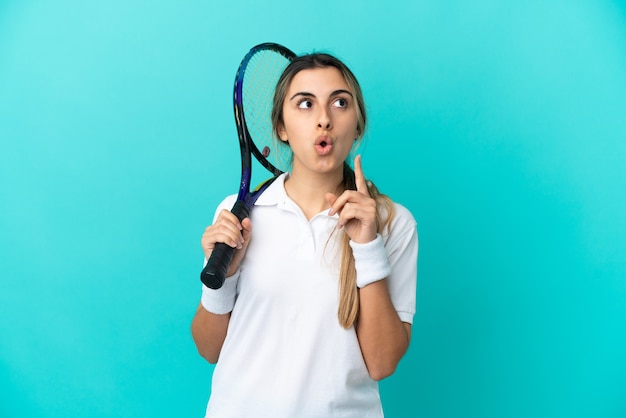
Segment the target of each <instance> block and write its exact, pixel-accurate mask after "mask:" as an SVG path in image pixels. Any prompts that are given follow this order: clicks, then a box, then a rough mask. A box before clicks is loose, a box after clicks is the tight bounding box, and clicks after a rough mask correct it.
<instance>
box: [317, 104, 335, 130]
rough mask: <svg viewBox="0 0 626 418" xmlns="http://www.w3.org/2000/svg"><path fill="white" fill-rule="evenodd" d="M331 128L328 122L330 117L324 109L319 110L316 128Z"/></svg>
mask: <svg viewBox="0 0 626 418" xmlns="http://www.w3.org/2000/svg"><path fill="white" fill-rule="evenodd" d="M331 126H332V124H331V121H330V115H329V113H328V111H327V110H326V109H322V110H320V113H319V118H318V122H317V127H318V128H321V129H326V130H328V129H330V128H331Z"/></svg>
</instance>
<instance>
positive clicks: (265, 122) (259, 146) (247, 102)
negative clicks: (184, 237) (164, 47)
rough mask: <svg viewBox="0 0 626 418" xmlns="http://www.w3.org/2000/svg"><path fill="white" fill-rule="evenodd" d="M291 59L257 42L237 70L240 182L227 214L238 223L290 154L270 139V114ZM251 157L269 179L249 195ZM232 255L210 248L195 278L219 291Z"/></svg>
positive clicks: (222, 246)
mask: <svg viewBox="0 0 626 418" xmlns="http://www.w3.org/2000/svg"><path fill="white" fill-rule="evenodd" d="M295 56H296V55H295V54H294V53H293V52H291V51H290V50H289V49H287V48H285V47H284V46H281V45H278V44H275V43H263V44H260V45H257V46H255V47H253V48H252V49H251V50H250V51H249V52H248V53H247V54H246V56H245V57H244V58H243V60H242V61H241V64H240V65H239V69H238V70H237V76H236V77H235V95H234V105H235V121H236V122H237V133H238V135H239V147H240V149H241V183H240V184H239V193H238V195H237V201H236V202H235V205H234V206H233V208H232V209H231V212H232V213H234V214H235V215H236V216H237V218H238V219H239V222H241V221H243V220H244V219H245V218H247V217H248V216H249V215H250V210H251V209H252V206H253V205H254V202H256V200H257V198H258V197H259V196H260V195H261V193H263V192H264V191H265V189H266V188H267V187H268V186H269V185H270V184H271V183H272V182H273V181H274V180H275V179H276V178H277V177H278V176H279V175H280V174H281V173H282V172H283V171H284V170H286V169H287V168H288V164H289V161H290V159H291V151H290V149H289V148H288V147H287V146H284V145H283V144H281V143H280V141H278V139H276V138H274V134H273V131H272V123H271V120H270V118H271V116H270V115H271V111H272V102H273V99H274V89H275V87H276V82H277V81H278V79H279V77H280V75H281V74H282V72H283V70H284V69H285V67H287V65H288V64H289V63H290V62H291V60H293V59H294V58H295ZM252 154H254V156H255V158H256V159H257V160H258V161H259V163H261V165H262V166H263V167H265V168H266V169H267V170H268V171H269V172H270V173H271V174H272V175H273V177H272V178H270V179H269V180H266V181H265V182H263V183H261V184H260V185H259V186H258V187H257V188H256V189H254V190H253V191H250V182H251V179H252V159H251V155H252ZM235 250H236V249H235V248H233V247H231V246H229V245H227V244H224V243H216V245H215V247H214V248H213V252H212V253H211V257H210V258H209V260H208V261H207V264H206V266H205V267H204V269H203V270H202V273H200V280H201V281H202V283H204V284H205V285H206V286H207V287H209V288H211V289H219V288H220V287H222V285H223V284H224V280H225V279H226V271H227V270H228V266H229V265H230V262H231V260H232V258H233V255H234V253H235Z"/></svg>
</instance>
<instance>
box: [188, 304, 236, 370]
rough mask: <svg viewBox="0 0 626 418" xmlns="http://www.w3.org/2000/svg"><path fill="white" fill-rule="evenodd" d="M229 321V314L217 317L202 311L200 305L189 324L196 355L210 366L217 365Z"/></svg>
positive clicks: (202, 308) (204, 310)
mask: <svg viewBox="0 0 626 418" xmlns="http://www.w3.org/2000/svg"><path fill="white" fill-rule="evenodd" d="M229 320H230V312H229V313H227V314H224V315H217V314H214V313H211V312H209V311H207V310H206V309H204V307H203V306H202V304H199V305H198V309H197V310H196V314H195V316H194V318H193V321H192V323H191V335H192V336H193V340H194V342H195V343H196V348H197V349H198V353H200V355H201V356H202V357H204V358H205V359H206V360H207V361H208V362H209V363H211V364H215V363H217V360H218V358H219V356H220V351H221V350H222V345H223V344H224V340H225V339H226V330H227V329H228V321H229Z"/></svg>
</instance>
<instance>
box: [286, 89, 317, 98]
mask: <svg viewBox="0 0 626 418" xmlns="http://www.w3.org/2000/svg"><path fill="white" fill-rule="evenodd" d="M298 96H304V97H315V95H314V94H313V93H309V92H307V91H299V92H297V93H296V94H294V95H293V96H291V98H290V99H289V100H293V99H295V98H296V97H298Z"/></svg>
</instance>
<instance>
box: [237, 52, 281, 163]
mask: <svg viewBox="0 0 626 418" xmlns="http://www.w3.org/2000/svg"><path fill="white" fill-rule="evenodd" d="M288 64H289V60H288V59H287V58H286V57H284V56H283V55H281V54H280V53H278V52H275V51H272V50H263V51H259V52H257V53H256V54H255V55H254V56H253V57H252V58H251V59H250V61H249V62H248V64H247V67H246V70H245V73H244V80H243V84H242V101H243V109H244V117H245V120H246V125H247V127H248V131H249V133H250V137H251V140H252V141H253V142H254V144H255V146H256V147H257V149H258V150H259V151H260V152H261V154H262V156H263V157H265V159H266V160H267V161H268V162H270V163H271V164H272V165H273V166H275V167H276V168H278V169H279V170H281V171H286V170H288V169H289V165H290V162H291V150H290V148H289V147H288V146H287V145H285V144H283V143H281V142H280V141H279V140H278V138H276V137H275V136H274V131H273V129H272V121H271V112H272V105H273V100H274V89H275V87H276V83H277V82H278V79H279V77H280V75H281V74H282V72H283V70H284V69H285V67H286V66H287V65H288Z"/></svg>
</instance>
